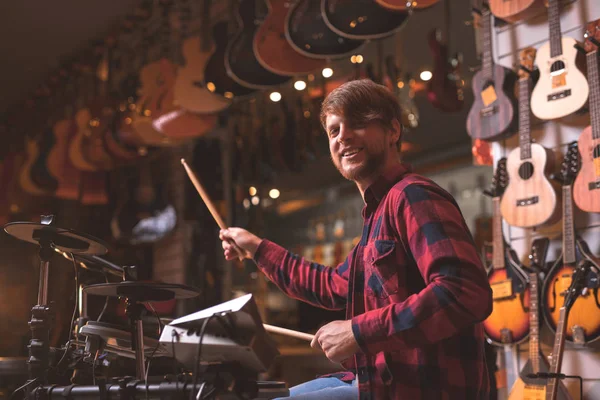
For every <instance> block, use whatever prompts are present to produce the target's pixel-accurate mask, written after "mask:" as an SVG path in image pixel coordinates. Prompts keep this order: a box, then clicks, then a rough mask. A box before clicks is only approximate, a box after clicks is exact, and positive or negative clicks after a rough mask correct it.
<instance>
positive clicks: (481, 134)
mask: <svg viewBox="0 0 600 400" xmlns="http://www.w3.org/2000/svg"><path fill="white" fill-rule="evenodd" d="M493 77H494V79H493V80H492V81H487V80H486V79H484V77H483V72H482V71H478V72H477V73H476V74H475V76H474V77H473V82H472V85H473V94H474V102H473V106H472V107H471V110H470V111H469V116H468V118H467V132H468V133H469V135H470V136H471V138H473V139H482V140H488V141H494V140H499V139H502V138H506V137H508V136H510V135H512V134H513V133H515V126H516V118H515V108H516V99H515V98H514V96H513V95H512V91H513V86H514V83H515V78H516V76H515V74H514V72H513V71H511V70H510V69H508V68H505V67H503V66H501V65H494V69H493ZM492 87H493V89H491V88H492ZM492 92H493V93H495V95H493V96H491V93H492ZM482 93H485V103H484V98H483V96H482ZM488 96H489V97H488Z"/></svg>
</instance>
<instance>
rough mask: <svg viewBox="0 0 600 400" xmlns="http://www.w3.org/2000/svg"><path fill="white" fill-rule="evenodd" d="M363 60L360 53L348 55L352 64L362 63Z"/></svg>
mask: <svg viewBox="0 0 600 400" xmlns="http://www.w3.org/2000/svg"><path fill="white" fill-rule="evenodd" d="M363 61H364V58H363V56H362V55H361V54H355V55H353V56H352V57H350V62H351V63H352V64H362V62H363Z"/></svg>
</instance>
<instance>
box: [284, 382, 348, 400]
mask: <svg viewBox="0 0 600 400" xmlns="http://www.w3.org/2000/svg"><path fill="white" fill-rule="evenodd" d="M285 399H295V400H317V399H318V400H356V399H358V387H357V386H356V381H353V382H352V383H346V382H344V381H341V380H339V379H338V378H317V379H313V380H312V381H308V382H304V383H301V384H300V385H297V386H294V387H293V388H291V389H290V397H282V398H280V399H274V400H285Z"/></svg>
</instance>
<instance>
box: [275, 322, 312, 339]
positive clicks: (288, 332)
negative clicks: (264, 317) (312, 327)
mask: <svg viewBox="0 0 600 400" xmlns="http://www.w3.org/2000/svg"><path fill="white" fill-rule="evenodd" d="M263 326H264V327H265V330H266V331H267V332H271V333H278V334H280V335H285V336H290V337H293V338H296V339H302V340H306V341H308V342H312V340H313V339H314V337H315V335H311V334H310V333H304V332H298V331H293V330H291V329H286V328H280V327H278V326H273V325H267V324H263Z"/></svg>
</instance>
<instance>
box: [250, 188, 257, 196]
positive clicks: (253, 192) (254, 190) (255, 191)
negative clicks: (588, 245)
mask: <svg viewBox="0 0 600 400" xmlns="http://www.w3.org/2000/svg"><path fill="white" fill-rule="evenodd" d="M248 193H249V194H250V196H256V193H258V190H256V188H255V187H254V186H250V188H249V189H248Z"/></svg>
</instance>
